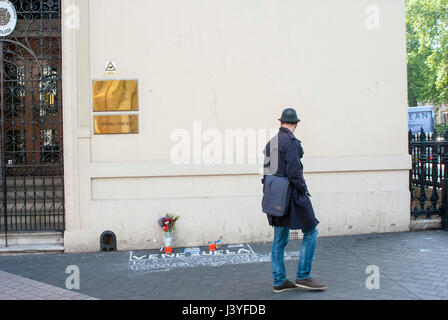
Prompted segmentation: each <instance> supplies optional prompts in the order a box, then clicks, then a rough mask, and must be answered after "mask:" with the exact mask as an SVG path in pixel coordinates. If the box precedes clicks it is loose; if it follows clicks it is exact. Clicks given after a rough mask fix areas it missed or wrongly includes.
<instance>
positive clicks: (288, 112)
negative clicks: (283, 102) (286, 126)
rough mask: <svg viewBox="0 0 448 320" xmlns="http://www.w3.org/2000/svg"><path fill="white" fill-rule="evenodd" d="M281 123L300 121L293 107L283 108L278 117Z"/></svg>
mask: <svg viewBox="0 0 448 320" xmlns="http://www.w3.org/2000/svg"><path fill="white" fill-rule="evenodd" d="M278 120H279V121H280V122H282V123H298V122H300V119H299V117H298V116H297V112H296V110H294V109H291V108H288V109H285V110H284V111H283V113H282V117H281V118H280V119H278Z"/></svg>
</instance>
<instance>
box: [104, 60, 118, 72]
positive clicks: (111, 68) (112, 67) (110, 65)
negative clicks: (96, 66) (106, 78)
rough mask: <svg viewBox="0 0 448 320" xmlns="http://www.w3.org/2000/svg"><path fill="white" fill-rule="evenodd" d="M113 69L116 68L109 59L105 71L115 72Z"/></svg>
mask: <svg viewBox="0 0 448 320" xmlns="http://www.w3.org/2000/svg"><path fill="white" fill-rule="evenodd" d="M115 71H117V69H116V68H115V66H114V64H113V63H112V61H109V64H108V65H107V67H106V72H115Z"/></svg>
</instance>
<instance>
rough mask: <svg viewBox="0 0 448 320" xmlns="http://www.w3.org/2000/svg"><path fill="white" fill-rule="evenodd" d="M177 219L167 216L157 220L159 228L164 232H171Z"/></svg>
mask: <svg viewBox="0 0 448 320" xmlns="http://www.w3.org/2000/svg"><path fill="white" fill-rule="evenodd" d="M178 219H179V217H178V216H175V215H170V214H167V215H166V216H165V217H161V218H160V219H159V221H158V222H159V226H160V228H162V229H163V231H164V232H173V231H174V229H175V225H176V221H177V220H178Z"/></svg>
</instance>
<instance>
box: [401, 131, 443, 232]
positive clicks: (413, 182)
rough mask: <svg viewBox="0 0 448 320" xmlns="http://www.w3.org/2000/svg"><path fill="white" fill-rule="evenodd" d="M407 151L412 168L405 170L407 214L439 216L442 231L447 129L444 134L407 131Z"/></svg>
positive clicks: (428, 216)
mask: <svg viewBox="0 0 448 320" xmlns="http://www.w3.org/2000/svg"><path fill="white" fill-rule="evenodd" d="M409 154H410V155H411V156H412V170H411V171H410V173H409V188H410V191H411V215H412V216H414V217H422V216H424V217H427V218H430V217H432V216H440V217H442V223H443V225H444V228H445V230H446V224H447V221H446V220H447V219H446V217H447V208H448V204H447V202H446V200H448V197H446V193H447V192H448V130H447V131H446V133H445V134H444V136H438V135H437V134H435V133H434V134H432V133H425V132H424V131H423V129H422V130H421V132H420V133H418V134H413V133H412V132H411V131H409Z"/></svg>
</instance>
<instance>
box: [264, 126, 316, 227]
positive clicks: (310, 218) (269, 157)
mask: <svg viewBox="0 0 448 320" xmlns="http://www.w3.org/2000/svg"><path fill="white" fill-rule="evenodd" d="M277 145H278V148H277ZM264 153H265V172H267V174H274V173H275V174H277V175H280V176H285V177H288V179H289V181H290V182H291V187H292V190H291V199H290V204H289V209H288V210H287V212H286V213H285V215H284V216H283V217H273V216H271V215H268V221H269V224H270V225H271V226H278V227H288V228H290V229H292V230H298V229H302V230H307V229H312V228H314V227H315V226H317V225H318V224H319V221H318V220H317V219H316V217H315V214H314V210H313V206H312V204H311V200H310V197H309V192H308V187H307V185H306V182H305V179H304V177H303V165H302V161H301V160H300V159H301V158H302V157H303V155H304V152H303V149H302V145H301V142H300V141H299V140H298V139H297V138H296V137H295V136H294V134H293V133H292V132H291V131H290V130H289V129H287V128H283V127H282V128H280V131H279V133H278V135H277V136H276V137H275V138H274V139H272V140H271V141H270V142H269V143H268V144H267V146H266V149H265V150H264ZM269 168H271V170H272V172H269ZM263 181H264V180H263Z"/></svg>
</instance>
